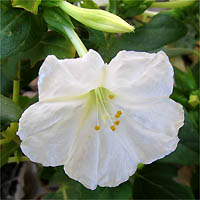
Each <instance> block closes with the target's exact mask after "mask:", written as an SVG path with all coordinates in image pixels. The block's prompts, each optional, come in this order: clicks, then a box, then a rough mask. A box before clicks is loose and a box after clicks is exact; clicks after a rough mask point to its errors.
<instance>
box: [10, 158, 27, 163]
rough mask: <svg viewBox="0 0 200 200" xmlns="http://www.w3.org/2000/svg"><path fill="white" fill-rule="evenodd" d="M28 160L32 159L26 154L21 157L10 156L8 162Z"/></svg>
mask: <svg viewBox="0 0 200 200" xmlns="http://www.w3.org/2000/svg"><path fill="white" fill-rule="evenodd" d="M19 161H20V162H27V161H30V160H29V159H28V158H27V157H26V156H22V157H19V158H16V157H9V158H8V163H14V162H19Z"/></svg>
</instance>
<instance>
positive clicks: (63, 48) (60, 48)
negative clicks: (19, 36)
mask: <svg viewBox="0 0 200 200" xmlns="http://www.w3.org/2000/svg"><path fill="white" fill-rule="evenodd" d="M48 55H55V56H56V57H57V58H59V59H64V58H73V57H74V56H75V49H74V47H73V45H72V44H71V42H70V41H69V40H68V39H67V38H64V37H63V36H62V35H60V34H58V33H56V32H54V31H51V32H47V33H45V35H44V36H43V38H42V39H41V41H40V42H39V43H38V45H37V46H35V47H34V48H32V49H31V50H29V51H27V52H26V53H24V54H23V59H29V60H31V66H34V65H35V64H36V63H37V62H38V61H42V60H44V59H45V58H46V57H47V56H48Z"/></svg>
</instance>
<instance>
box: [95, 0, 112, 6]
mask: <svg viewBox="0 0 200 200" xmlns="http://www.w3.org/2000/svg"><path fill="white" fill-rule="evenodd" d="M93 1H94V2H95V3H96V4H97V5H98V6H105V5H108V4H109V0H93Z"/></svg>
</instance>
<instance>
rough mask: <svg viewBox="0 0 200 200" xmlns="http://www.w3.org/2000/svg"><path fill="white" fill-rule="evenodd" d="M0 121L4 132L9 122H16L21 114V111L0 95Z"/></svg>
mask: <svg viewBox="0 0 200 200" xmlns="http://www.w3.org/2000/svg"><path fill="white" fill-rule="evenodd" d="M0 105H1V106H0V107H1V112H0V121H1V129H3V130H5V128H7V127H8V125H9V124H10V123H11V122H17V121H18V120H19V118H20V116H21V114H22V109H21V108H20V107H19V106H18V105H17V104H16V103H15V102H14V101H12V100H11V99H9V98H7V97H4V96H3V95H0Z"/></svg>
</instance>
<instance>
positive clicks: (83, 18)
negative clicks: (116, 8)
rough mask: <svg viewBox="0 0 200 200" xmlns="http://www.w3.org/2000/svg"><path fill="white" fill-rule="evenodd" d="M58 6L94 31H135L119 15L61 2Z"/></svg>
mask: <svg viewBox="0 0 200 200" xmlns="http://www.w3.org/2000/svg"><path fill="white" fill-rule="evenodd" d="M58 5H59V7H60V8H61V9H62V10H63V11H65V12H66V13H67V14H68V15H70V16H71V17H73V18H74V19H76V20H77V21H79V22H81V23H83V24H85V25H86V26H89V27H91V28H93V29H96V30H99V31H104V32H110V33H126V32H133V31H134V27H133V26H131V25H129V24H128V23H127V22H126V21H124V20H123V19H122V18H120V17H118V16H117V15H114V14H112V13H109V12H107V11H104V10H100V9H87V8H80V7H77V6H74V5H72V4H70V3H68V2H65V1H61V2H60V3H59V4H58Z"/></svg>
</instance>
